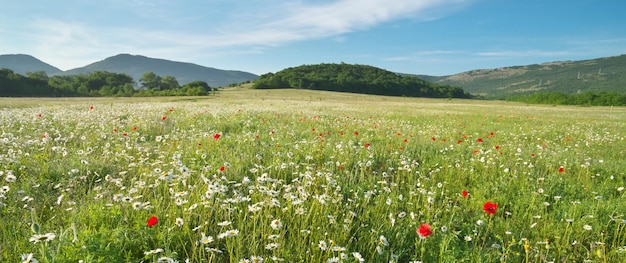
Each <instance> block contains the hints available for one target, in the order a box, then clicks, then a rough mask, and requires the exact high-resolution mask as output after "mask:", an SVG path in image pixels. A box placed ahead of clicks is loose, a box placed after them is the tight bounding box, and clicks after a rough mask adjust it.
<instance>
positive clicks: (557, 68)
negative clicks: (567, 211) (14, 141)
mask: <svg viewBox="0 0 626 263" xmlns="http://www.w3.org/2000/svg"><path fill="white" fill-rule="evenodd" d="M0 68H9V69H11V70H13V71H15V72H16V73H19V74H22V75H24V74H25V73H26V72H35V71H45V72H46V73H47V74H48V75H49V76H53V75H74V74H83V73H88V72H93V71H109V72H115V73H125V74H128V75H130V76H131V77H133V79H135V81H138V80H139V78H141V75H143V74H144V73H145V72H149V71H151V72H154V73H155V74H157V75H159V76H164V75H170V76H174V77H175V78H176V79H177V80H178V82H179V83H180V84H181V85H183V84H185V83H189V82H191V81H196V80H202V81H205V82H207V83H208V84H209V85H210V86H212V87H220V86H222V87H223V86H226V85H228V84H232V83H241V82H245V81H252V80H256V79H257V78H258V77H259V76H257V75H255V74H252V73H248V72H243V71H236V70H221V69H216V68H210V67H204V66H200V65H196V64H192V63H184V62H176V61H170V60H165V59H156V58H149V57H145V56H139V55H129V54H119V55H116V56H112V57H109V58H106V59H104V60H102V61H98V62H95V63H92V64H89V65H87V66H84V67H81V68H76V69H72V70H68V71H62V70H60V69H58V68H56V67H54V66H52V65H49V64H46V63H44V62H42V61H40V60H38V59H36V58H34V57H32V56H29V55H0ZM400 75H410V76H416V77H419V78H421V79H423V80H426V81H429V82H434V83H437V84H443V85H451V86H456V87H461V88H463V90H465V91H466V92H469V93H470V94H472V95H479V96H483V97H485V98H488V99H494V98H495V99H499V98H505V97H509V96H515V95H528V94H533V93H536V92H539V91H555V92H562V93H567V94H574V93H583V92H588V91H592V92H603V91H612V92H618V93H624V94H626V55H621V56H613V57H604V58H597V59H590V60H580V61H562V62H549V63H543V64H533V65H526V66H513V67H503V68H495V69H477V70H471V71H467V72H462V73H459V74H455V75H450V76H428V75H412V74H400Z"/></svg>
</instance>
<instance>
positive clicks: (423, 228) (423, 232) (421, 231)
mask: <svg viewBox="0 0 626 263" xmlns="http://www.w3.org/2000/svg"><path fill="white" fill-rule="evenodd" d="M415 232H417V234H418V235H419V236H420V238H425V237H427V236H430V235H432V234H433V231H432V230H430V225H429V224H421V225H420V227H419V228H418V229H417V230H416V231H415Z"/></svg>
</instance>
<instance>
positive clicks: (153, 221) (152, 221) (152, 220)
mask: <svg viewBox="0 0 626 263" xmlns="http://www.w3.org/2000/svg"><path fill="white" fill-rule="evenodd" d="M158 222H159V219H157V218H156V216H152V217H150V219H148V227H152V226H154V225H156V224H157V223H158Z"/></svg>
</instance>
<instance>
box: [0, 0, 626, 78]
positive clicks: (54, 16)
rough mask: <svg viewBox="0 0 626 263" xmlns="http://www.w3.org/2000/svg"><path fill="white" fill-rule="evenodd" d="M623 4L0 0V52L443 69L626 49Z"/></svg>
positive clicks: (591, 0)
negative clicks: (131, 55) (130, 55)
mask: <svg viewBox="0 0 626 263" xmlns="http://www.w3.org/2000/svg"><path fill="white" fill-rule="evenodd" d="M624 11H626V1H622V0H569V1H560V0H171V1H170V0H98V1H91V0H56V1H39V0H22V1H15V0H0V54H28V55H32V56H34V57H36V58H38V59H40V60H42V61H44V62H46V63H48V64H51V65H53V66H55V67H58V68H60V69H62V70H69V69H73V68H77V67H82V66H85V65H88V64H90V63H94V62H97V61H100V60H103V59H105V58H107V57H110V56H114V55H117V54H121V53H127V54H133V55H144V56H148V57H153V58H162V59H168V60H174V61H181V62H190V63H195V64H198V65H202V66H207V67H213V68H218V69H227V70H241V71H247V72H251V73H254V74H258V75H260V74H265V73H268V72H277V71H280V70H282V69H284V68H288V67H295V66H300V65H304V64H318V63H342V62H343V63H348V64H361V65H371V66H375V67H379V68H383V69H386V70H390V71H393V72H398V73H409V74H424V75H435V76H444V75H452V74H456V73H461V72H464V71H468V70H473V69H484V68H498V67H506V66H519V65H528V64H539V63H545V62H552V61H566V60H583V59H593V58H599V57H607V56H617V55H621V54H626V15H624Z"/></svg>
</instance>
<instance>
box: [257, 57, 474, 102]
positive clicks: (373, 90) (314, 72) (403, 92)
mask: <svg viewBox="0 0 626 263" xmlns="http://www.w3.org/2000/svg"><path fill="white" fill-rule="evenodd" d="M252 87H253V88H255V89H276V88H296V89H312V90H327V91H340V92H351V93H363V94H375V95H388V96H408V97H432V98H468V97H469V94H466V93H465V92H464V91H463V90H462V89H461V88H458V87H452V86H449V85H441V84H435V83H432V82H428V81H425V80H422V79H420V78H416V77H411V76H402V75H399V74H397V73H394V72H390V71H387V70H383V69H380V68H376V67H372V66H367V65H351V64H345V63H341V64H316V65H302V66H298V67H292V68H286V69H283V70H281V71H279V72H276V73H268V74H264V75H262V76H260V77H259V79H257V80H255V81H254V83H253V85H252Z"/></svg>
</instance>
